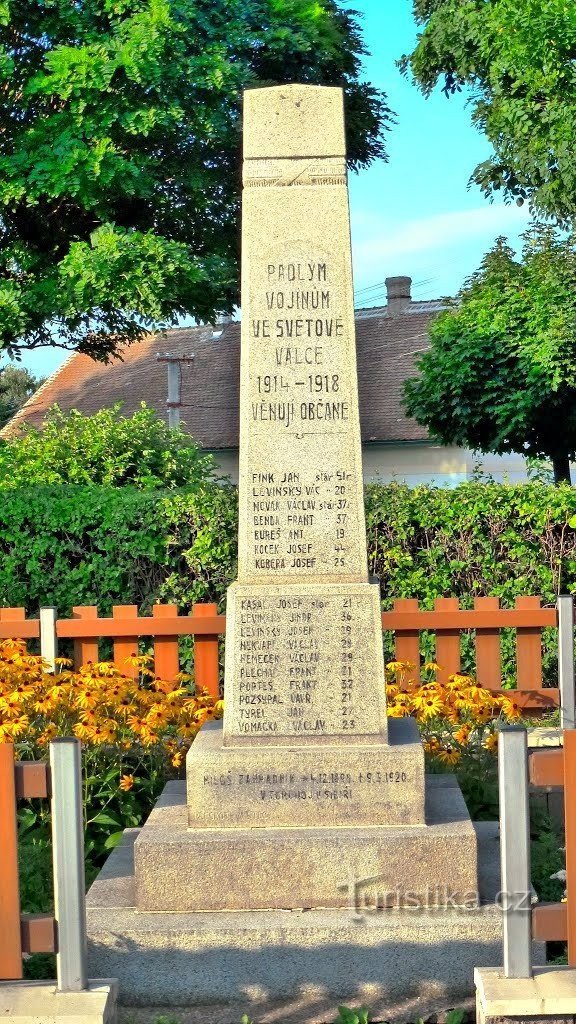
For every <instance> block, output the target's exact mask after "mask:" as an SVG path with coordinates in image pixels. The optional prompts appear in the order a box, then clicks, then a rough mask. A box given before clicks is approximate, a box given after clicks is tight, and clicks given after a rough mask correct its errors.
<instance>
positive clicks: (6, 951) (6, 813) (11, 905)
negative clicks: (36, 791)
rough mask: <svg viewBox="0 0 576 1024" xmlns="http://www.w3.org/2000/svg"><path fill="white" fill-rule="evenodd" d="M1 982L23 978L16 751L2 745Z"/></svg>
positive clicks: (0, 751) (0, 765) (11, 747)
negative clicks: (15, 770)
mask: <svg viewBox="0 0 576 1024" xmlns="http://www.w3.org/2000/svg"><path fill="white" fill-rule="evenodd" d="M0 823H1V825H2V842H1V843H0V980H2V981H18V980H19V979H20V978H21V977H22V943H21V934H20V888H19V875H18V825H17V818H16V780H15V774H14V747H13V745H12V744H11V743H0Z"/></svg>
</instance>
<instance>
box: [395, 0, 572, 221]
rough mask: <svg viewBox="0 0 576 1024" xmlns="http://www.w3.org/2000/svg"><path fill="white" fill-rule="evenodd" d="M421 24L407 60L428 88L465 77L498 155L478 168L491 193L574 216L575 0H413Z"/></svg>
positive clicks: (456, 84)
mask: <svg viewBox="0 0 576 1024" xmlns="http://www.w3.org/2000/svg"><path fill="white" fill-rule="evenodd" d="M414 14H415V17H416V21H417V22H418V24H419V25H421V26H422V27H423V31H422V33H421V34H420V36H419V39H418V43H417V45H416V47H415V49H414V50H413V52H412V53H411V54H408V55H406V56H404V57H403V58H402V60H401V61H400V65H401V67H402V68H403V69H404V71H405V72H411V74H412V76H413V78H414V81H415V82H416V83H417V85H418V86H419V87H420V89H421V90H422V92H423V93H424V94H425V95H429V94H430V93H431V92H432V90H433V89H434V87H435V86H436V85H437V84H438V82H440V81H443V91H444V92H445V93H446V95H451V94H453V93H455V92H459V91H460V90H461V89H462V88H463V87H465V86H467V87H469V88H470V91H471V109H472V120H473V122H474V123H475V124H476V125H477V126H478V127H479V128H480V130H481V131H483V132H484V133H485V134H486V137H487V138H488V139H489V141H490V142H491V144H492V146H493V148H494V155H493V156H492V157H491V158H490V159H488V160H487V161H486V162H484V163H481V164H480V165H479V166H478V167H476V169H475V171H474V172H473V175H472V180H473V181H475V182H476V183H477V184H478V185H480V187H481V188H482V189H483V191H484V192H485V194H486V195H488V196H492V195H493V194H494V193H495V192H496V191H498V190H499V189H503V191H504V195H505V198H507V199H516V200H517V202H518V203H519V204H522V203H523V202H524V201H529V202H530V204H531V205H532V207H533V209H534V210H535V211H536V212H538V213H540V214H541V215H543V216H551V217H553V218H555V219H557V220H558V222H560V223H563V224H568V223H569V222H570V221H571V220H573V219H574V218H575V216H576V166H575V164H574V151H575V150H576V75H575V74H574V61H575V58H576V5H575V4H574V3H571V2H570V0H521V2H518V0H414Z"/></svg>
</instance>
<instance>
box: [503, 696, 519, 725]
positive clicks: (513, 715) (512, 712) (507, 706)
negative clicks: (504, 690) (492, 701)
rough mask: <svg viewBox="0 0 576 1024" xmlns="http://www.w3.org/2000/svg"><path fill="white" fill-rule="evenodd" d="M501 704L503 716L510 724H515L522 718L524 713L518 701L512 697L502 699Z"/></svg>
mask: <svg viewBox="0 0 576 1024" xmlns="http://www.w3.org/2000/svg"><path fill="white" fill-rule="evenodd" d="M499 703H500V707H501V708H502V712H503V714H504V715H505V717H506V718H507V719H508V721H509V722H515V721H517V720H518V719H519V718H521V716H522V712H521V710H520V708H519V707H518V704H517V703H516V701H515V700H513V699H512V698H511V697H501V698H500V701H499Z"/></svg>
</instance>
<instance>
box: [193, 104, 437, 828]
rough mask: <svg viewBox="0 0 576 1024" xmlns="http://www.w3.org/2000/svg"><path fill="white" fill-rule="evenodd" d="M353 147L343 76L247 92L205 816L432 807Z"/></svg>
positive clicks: (201, 783)
mask: <svg viewBox="0 0 576 1024" xmlns="http://www.w3.org/2000/svg"><path fill="white" fill-rule="evenodd" d="M345 157H346V148H345V138H344V112H343V97H342V92H341V90H339V89H330V88H318V87H309V86H300V85H292V86H287V87H278V88H273V89H259V90H254V91H252V92H248V93H246V95H245V119H244V174H243V179H244V201H243V213H242V221H243V231H242V358H241V386H240V424H241V432H240V495H239V498H240V522H239V538H238V541H239V560H238V581H237V583H235V584H234V585H233V586H232V587H231V588H230V590H229V592H228V602H227V631H226V674H225V711H224V728H223V732H222V733H220V731H219V729H218V727H217V728H216V729H214V730H212V732H209V731H207V732H206V733H203V734H202V735H201V736H200V737H199V740H197V741H196V742H195V744H194V746H193V748H192V750H191V753H190V757H189V762H188V783H189V807H190V819H189V820H190V825H191V826H193V827H195V828H210V827H212V826H213V825H214V824H218V825H220V826H226V827H238V828H240V827H241V828H245V827H247V826H251V827H256V828H258V827H261V826H263V825H268V826H269V825H275V826H290V825H295V826H301V825H310V826H315V825H326V824H330V825H338V824H342V825H347V826H350V825H368V824H369V825H384V824H386V825H398V824H415V825H416V824H423V822H424V759H423V751H422V746H421V744H420V742H419V738H418V733H417V730H416V728H415V726H414V723H412V722H404V723H400V730H401V733H402V736H401V739H402V742H401V743H397V744H396V745H390V744H389V742H388V723H387V718H386V696H385V684H384V663H383V654H382V624H381V617H380V616H381V611H380V595H379V589H378V587H376V586H373V585H371V584H370V583H369V581H368V568H367V557H366V529H365V521H364V502H363V478H362V456H361V443H360V422H359V415H358V382H357V373H356V346H355V336H354V304H353V286H352V266H351V247H350V221H349V212H348V190H347V176H346V160H345ZM228 770H231V773H232V775H231V781H230V776H229V775H228V773H227V771H228ZM223 780H225V781H223Z"/></svg>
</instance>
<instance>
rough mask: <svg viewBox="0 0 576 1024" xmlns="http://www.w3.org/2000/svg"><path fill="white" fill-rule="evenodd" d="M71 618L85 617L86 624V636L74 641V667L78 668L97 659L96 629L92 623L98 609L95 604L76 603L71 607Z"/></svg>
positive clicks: (96, 616)
mask: <svg viewBox="0 0 576 1024" xmlns="http://www.w3.org/2000/svg"><path fill="white" fill-rule="evenodd" d="M72 618H73V619H86V625H87V630H86V632H87V636H86V637H82V638H80V639H79V640H75V641H74V667H75V668H80V666H81V665H86V664H87V663H88V662H89V661H92V662H96V661H98V631H97V626H96V624H95V623H94V619H97V618H98V609H97V608H96V607H95V605H77V606H76V607H75V608H73V609H72ZM92 623H94V624H93V625H92ZM90 625H92V628H90Z"/></svg>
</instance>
